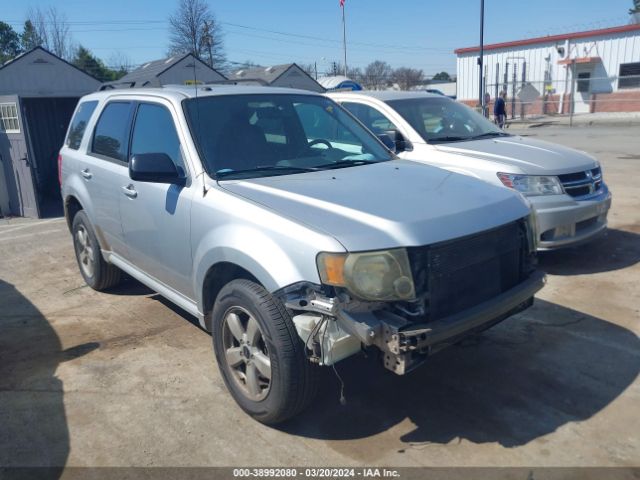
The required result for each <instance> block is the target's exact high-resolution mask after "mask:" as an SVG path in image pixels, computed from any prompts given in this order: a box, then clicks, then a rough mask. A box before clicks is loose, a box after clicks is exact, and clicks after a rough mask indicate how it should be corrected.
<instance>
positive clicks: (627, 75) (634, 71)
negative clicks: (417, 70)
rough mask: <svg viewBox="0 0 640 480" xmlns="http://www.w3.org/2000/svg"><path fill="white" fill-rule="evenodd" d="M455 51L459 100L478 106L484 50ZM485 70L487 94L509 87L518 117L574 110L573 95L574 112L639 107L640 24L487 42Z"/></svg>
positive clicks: (632, 109) (511, 105)
mask: <svg viewBox="0 0 640 480" xmlns="http://www.w3.org/2000/svg"><path fill="white" fill-rule="evenodd" d="M455 53H456V55H457V73H458V100H461V101H463V102H465V103H467V104H469V105H473V106H475V105H476V104H477V103H478V97H479V91H478V89H479V78H478V75H479V67H478V56H479V53H480V48H479V47H468V48H459V49H457V50H455ZM483 70H484V72H483V78H484V85H485V88H484V90H485V92H488V93H489V95H490V96H491V100H492V101H493V99H494V98H495V96H496V95H497V94H498V92H499V91H501V90H505V89H506V90H507V95H508V99H509V100H508V103H507V110H508V111H509V109H510V108H513V111H514V113H515V114H516V115H519V114H521V113H522V112H525V113H526V114H536V113H542V112H544V113H569V110H570V109H571V108H572V106H571V104H572V102H571V99H572V98H573V99H574V100H575V102H573V103H574V104H573V109H574V112H575V113H589V112H591V113H593V112H603V111H609V112H621V111H640V24H630V25H622V26H618V27H611V28H604V29H598V30H590V31H584V32H573V33H565V34H560V35H549V36H545V37H537V38H527V39H523V40H516V41H512V42H504V43H495V44H491V45H485V46H484V68H483ZM514 97H515V98H517V99H518V101H516V102H511V99H512V98H514ZM523 104H524V105H526V110H525V109H524V108H523V107H522V105H523Z"/></svg>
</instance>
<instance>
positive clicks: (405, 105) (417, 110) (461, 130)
mask: <svg viewBox="0 0 640 480" xmlns="http://www.w3.org/2000/svg"><path fill="white" fill-rule="evenodd" d="M387 103H388V104H389V105H390V106H391V107H393V109H394V110H395V111H396V112H398V114H399V115H400V116H401V117H402V118H404V119H405V120H406V121H407V122H408V123H409V124H410V125H411V126H412V127H413V129H414V130H415V131H416V132H418V134H419V135H420V136H421V137H422V138H423V139H424V140H425V141H426V142H427V143H443V142H456V141H464V140H475V139H479V138H484V137H492V136H495V137H497V136H506V135H508V134H506V133H505V132H503V131H502V130H501V129H499V128H498V127H497V126H496V125H494V124H493V123H491V122H490V121H489V120H487V119H486V118H485V117H484V116H482V115H480V114H479V113H477V112H475V111H474V110H472V109H471V108H469V107H467V106H466V105H463V104H461V103H458V102H455V101H453V100H451V99H449V98H444V97H443V98H427V97H425V98H407V99H402V100H389V101H388V102H387Z"/></svg>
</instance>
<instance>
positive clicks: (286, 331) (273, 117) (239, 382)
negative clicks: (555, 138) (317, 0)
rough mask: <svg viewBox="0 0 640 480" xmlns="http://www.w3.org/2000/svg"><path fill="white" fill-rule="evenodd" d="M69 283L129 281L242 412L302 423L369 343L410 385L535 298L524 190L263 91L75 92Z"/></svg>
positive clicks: (314, 101) (68, 166)
mask: <svg viewBox="0 0 640 480" xmlns="http://www.w3.org/2000/svg"><path fill="white" fill-rule="evenodd" d="M59 161H60V175H61V183H62V194H63V198H64V205H65V214H66V218H67V220H68V224H69V228H70V229H71V231H72V234H73V242H74V246H75V252H76V256H77V260H78V264H79V267H80V272H81V273H82V276H83V277H84V279H85V281H86V282H87V283H88V284H89V285H90V286H91V287H93V288H94V289H96V290H103V289H107V288H109V287H111V286H113V285H115V284H116V283H117V282H118V280H119V278H120V273H121V272H126V273H127V274H129V275H131V276H132V277H134V278H136V279H138V280H139V281H140V282H142V283H144V284H145V285H147V286H149V287H150V288H152V289H153V290H155V291H157V292H159V293H160V294H161V295H163V296H165V297H166V298H168V299H169V300H171V301H173V302H174V303H175V304H176V305H178V306H179V307H181V308H183V309H184V310H186V311H187V312H189V313H191V314H193V315H196V316H197V317H198V318H199V320H200V323H201V325H202V326H203V327H204V328H206V329H207V330H209V331H211V332H212V334H213V346H214V351H215V356H216V359H217V363H218V366H219V368H220V372H221V373H222V377H223V378H224V381H225V383H226V385H227V387H228V389H229V391H230V392H231V394H232V395H233V397H234V399H235V400H236V401H237V403H238V404H239V405H240V406H241V407H242V408H243V409H244V410H245V411H246V412H248V413H249V414H250V415H252V416H253V417H255V418H256V419H257V420H259V421H261V422H264V423H276V422H280V421H282V420H284V419H286V418H289V417H291V416H293V415H295V414H296V413H298V412H299V411H301V410H302V409H303V408H304V407H305V406H306V405H307V404H308V403H309V401H310V400H311V398H312V396H313V393H314V391H315V388H316V385H317V383H316V380H317V375H318V370H319V368H318V366H322V365H333V364H334V363H335V362H338V361H340V360H342V359H344V358H346V357H348V356H350V355H353V354H355V353H358V352H360V351H361V350H362V349H363V348H375V349H378V350H379V351H381V352H382V359H383V364H384V366H385V367H386V368H388V369H390V370H392V371H393V372H395V373H398V374H403V373H405V372H407V371H408V370H410V369H412V368H414V367H415V366H417V365H419V364H420V363H421V362H422V361H423V360H424V359H425V358H426V357H427V356H428V355H429V354H431V353H433V352H435V351H437V350H439V349H441V348H443V347H445V346H447V345H451V344H452V343H454V342H456V341H458V340H459V339H460V338H461V337H463V336H464V335H467V334H469V333H470V332H475V331H479V330H483V329H486V328H488V327H490V326H491V325H494V324H495V323H497V322H499V321H501V320H503V319H505V318H507V317H508V316H510V315H512V314H514V313H516V312H518V311H521V310H523V309H525V308H527V307H528V306H530V305H531V304H532V301H533V295H534V293H535V292H536V291H538V290H539V289H540V288H541V287H542V285H543V283H544V275H543V274H541V273H540V272H539V271H537V270H536V269H535V244H534V235H535V234H534V232H533V231H532V227H531V225H532V223H533V222H532V221H531V220H530V209H529V206H528V205H527V204H526V201H525V200H524V199H523V198H522V197H521V196H520V195H519V194H517V193H514V192H512V191H510V190H507V189H504V188H498V187H494V186H491V185H488V184H486V183H485V182H482V181H478V180H475V179H473V178H470V177H467V176H464V175H458V174H455V173H452V172H448V171H446V170H441V169H438V168H434V167H429V166H425V165H420V164H418V163H415V162H409V161H404V160H398V159H396V158H395V157H394V155H393V154H392V153H391V152H390V151H389V150H387V149H386V148H385V147H384V145H383V144H382V143H381V142H380V141H379V140H378V139H377V138H376V137H375V136H373V135H372V134H371V133H370V132H369V131H368V130H366V129H365V128H364V127H363V126H362V125H361V124H360V123H359V122H357V121H356V120H355V119H353V117H352V116H351V115H350V114H348V113H347V112H346V111H344V110H343V109H342V108H341V107H339V106H338V105H337V104H336V103H334V102H333V101H332V100H330V99H328V98H326V97H323V96H321V95H316V94H310V93H308V92H302V91H297V90H287V89H271V88H263V87H259V88H257V87H236V86H226V87H197V88H195V87H165V88H162V89H137V90H135V91H132V90H112V91H107V92H100V93H95V94H92V95H88V96H86V97H84V98H83V99H82V100H81V101H80V103H79V105H78V107H77V110H76V112H75V115H74V117H73V119H72V122H71V125H70V127H69V132H68V135H67V139H66V141H65V145H64V147H63V148H62V150H61V152H60V160H59Z"/></svg>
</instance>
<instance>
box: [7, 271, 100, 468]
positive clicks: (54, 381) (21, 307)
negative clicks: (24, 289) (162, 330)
mask: <svg viewBox="0 0 640 480" xmlns="http://www.w3.org/2000/svg"><path fill="white" fill-rule="evenodd" d="M0 305H2V309H1V310H0V467H13V466H20V467H50V468H48V469H47V471H46V473H47V477H48V478H58V477H59V476H60V475H61V474H62V469H63V467H64V465H65V463H66V461H67V457H68V455H69V431H68V428H67V419H66V415H65V408H64V402H63V388H62V387H63V385H62V381H61V380H60V379H59V378H57V377H56V368H57V367H58V365H59V364H60V363H61V362H64V361H66V360H70V359H73V358H78V357H80V356H82V355H85V354H86V353H88V352H90V351H92V350H93V349H95V348H97V347H98V345H97V344H84V345H77V346H74V347H72V348H69V349H68V350H66V351H64V350H62V345H61V343H60V339H59V338H58V336H57V335H56V333H55V331H54V330H53V328H52V327H51V325H50V323H49V321H48V320H47V318H46V317H45V316H44V315H43V314H42V313H40V312H39V311H38V309H37V308H36V307H35V306H34V305H33V304H32V303H31V302H30V301H29V300H28V299H27V298H25V297H24V296H23V295H22V294H21V293H20V292H19V291H18V290H17V289H16V288H15V287H14V286H13V285H12V284H10V283H7V282H5V281H3V280H0ZM0 470H2V469H1V468H0ZM1 473H2V472H1V471H0V476H2V474H1Z"/></svg>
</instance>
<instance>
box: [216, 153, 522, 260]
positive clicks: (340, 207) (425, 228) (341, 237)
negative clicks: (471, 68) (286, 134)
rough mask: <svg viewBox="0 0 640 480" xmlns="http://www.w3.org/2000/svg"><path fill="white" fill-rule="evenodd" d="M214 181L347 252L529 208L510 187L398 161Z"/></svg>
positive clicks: (407, 242) (424, 241)
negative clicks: (327, 238)
mask: <svg viewBox="0 0 640 480" xmlns="http://www.w3.org/2000/svg"><path fill="white" fill-rule="evenodd" d="M220 186H221V187H222V188H224V189H226V190H228V191H230V192H232V193H234V194H236V195H240V196H242V197H244V198H246V199H249V200H251V201H253V202H256V203H259V204H261V205H263V206H265V207H268V208H269V209H271V210H273V211H275V212H277V213H279V214H280V215H283V216H287V217H289V218H292V219H294V220H296V221H298V222H299V223H302V224H306V225H308V226H310V227H312V228H314V229H316V230H319V231H322V232H325V233H327V234H329V235H331V236H333V237H334V238H335V239H336V240H338V241H339V242H340V243H342V245H344V247H345V248H346V249H347V250H348V251H362V250H375V249H382V248H394V247H409V246H420V245H428V244H431V243H435V242H439V241H443V240H450V239H453V238H457V237H461V236H464V235H469V234H472V233H476V232H480V231H483V230H487V229H490V228H494V227H497V226H500V225H503V224H505V223H507V222H510V221H513V220H516V219H518V218H521V217H524V216H526V215H528V213H529V207H528V204H527V203H526V201H525V200H524V198H522V197H521V196H520V195H519V194H517V193H515V192H513V191H512V190H509V189H506V188H502V187H494V186H492V185H490V184H488V183H486V182H483V181H480V180H477V179H474V178H471V177H468V176H464V175H459V174H456V173H452V172H449V171H447V170H442V169H439V168H435V167H430V166H428V165H423V164H417V163H415V162H410V161H404V160H395V161H390V162H382V163H377V164H371V165H363V166H357V167H349V168H342V169H337V170H325V171H320V172H310V173H302V174H295V175H281V176H275V177H264V178H258V179H250V180H228V181H221V182H220Z"/></svg>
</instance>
